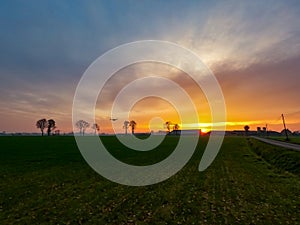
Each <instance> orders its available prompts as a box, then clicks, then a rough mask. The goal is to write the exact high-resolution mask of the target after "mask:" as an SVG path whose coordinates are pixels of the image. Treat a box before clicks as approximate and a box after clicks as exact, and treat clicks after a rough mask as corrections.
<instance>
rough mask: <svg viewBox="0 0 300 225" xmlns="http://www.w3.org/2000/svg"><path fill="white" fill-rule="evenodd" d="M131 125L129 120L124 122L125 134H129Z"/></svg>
mask: <svg viewBox="0 0 300 225" xmlns="http://www.w3.org/2000/svg"><path fill="white" fill-rule="evenodd" d="M129 124H130V122H129V121H127V120H125V121H124V124H123V128H124V129H125V134H127V131H128V126H129Z"/></svg>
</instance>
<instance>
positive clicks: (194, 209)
mask: <svg viewBox="0 0 300 225" xmlns="http://www.w3.org/2000/svg"><path fill="white" fill-rule="evenodd" d="M103 141H104V142H105V143H106V145H107V146H110V147H111V149H110V150H111V151H112V154H113V155H115V156H116V157H118V158H119V159H120V160H122V161H124V162H128V163H132V164H137V165H144V164H151V163H154V162H157V161H159V160H161V159H163V158H165V157H166V156H167V155H168V154H170V152H171V151H172V149H173V147H174V146H175V145H176V142H177V137H167V138H166V140H165V141H164V142H163V143H162V145H161V147H160V148H157V149H155V150H153V151H150V152H143V153H138V154H137V153H136V152H135V151H130V150H128V149H127V150H126V149H124V148H122V146H121V145H120V144H119V143H118V142H117V141H116V139H115V137H104V138H103ZM206 142H207V138H205V137H202V138H201V139H200V141H199V145H198V148H197V150H196V152H195V154H194V155H193V157H192V159H191V160H190V161H189V163H188V164H187V165H186V166H185V167H184V168H183V169H182V170H181V171H180V172H178V173H177V174H176V175H175V176H173V177H171V178H170V179H168V180H166V181H164V182H162V183H159V184H155V185H151V186H146V187H130V186H124V185H119V184H116V183H112V182H111V181H108V180H106V179H105V178H103V177H101V176H100V175H98V174H97V173H96V172H94V171H93V170H92V169H91V168H90V167H89V166H88V165H87V164H86V162H85V161H84V160H83V158H82V156H81V155H80V152H79V150H78V149H77V146H76V143H75V140H74V138H73V137H0V144H1V150H0V156H1V157H0V164H1V167H0V169H1V170H0V177H1V183H0V224H299V223H300V174H299V172H298V171H299V169H297V168H299V163H300V162H299V154H300V152H293V151H288V150H285V149H282V148H279V147H273V146H269V145H266V144H263V143H260V142H259V141H256V140H252V139H247V138H244V137H226V138H225V140H224V143H223V146H222V148H221V150H220V152H219V154H218V156H217V158H216V160H215V161H214V162H213V164H212V165H211V166H210V167H209V168H208V169H207V170H206V171H204V172H202V173H200V172H198V171H197V168H198V165H199V161H200V158H201V155H202V154H203V150H204V148H205V144H206ZM273 150H274V151H276V152H277V153H276V154H273ZM282 151H287V152H288V154H287V155H288V156H286V158H284V159H283V160H281V161H280V162H278V160H275V159H276V157H277V155H280V154H282ZM282 164H288V165H291V164H292V165H294V167H292V168H293V169H291V166H286V165H282Z"/></svg>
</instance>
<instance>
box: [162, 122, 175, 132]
mask: <svg viewBox="0 0 300 225" xmlns="http://www.w3.org/2000/svg"><path fill="white" fill-rule="evenodd" d="M164 125H165V127H166V128H167V130H168V133H170V132H171V125H173V123H172V122H171V121H167V122H165V124H164Z"/></svg>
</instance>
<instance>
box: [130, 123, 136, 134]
mask: <svg viewBox="0 0 300 225" xmlns="http://www.w3.org/2000/svg"><path fill="white" fill-rule="evenodd" d="M129 126H131V133H132V134H134V129H135V127H136V122H135V121H134V120H131V121H130V122H129Z"/></svg>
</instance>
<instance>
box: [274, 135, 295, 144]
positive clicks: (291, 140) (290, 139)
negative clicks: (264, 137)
mask: <svg viewBox="0 0 300 225" xmlns="http://www.w3.org/2000/svg"><path fill="white" fill-rule="evenodd" d="M270 138H271V139H274V140H278V141H286V137H270ZM288 142H290V143H295V144H300V137H299V136H290V137H289V141H288Z"/></svg>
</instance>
